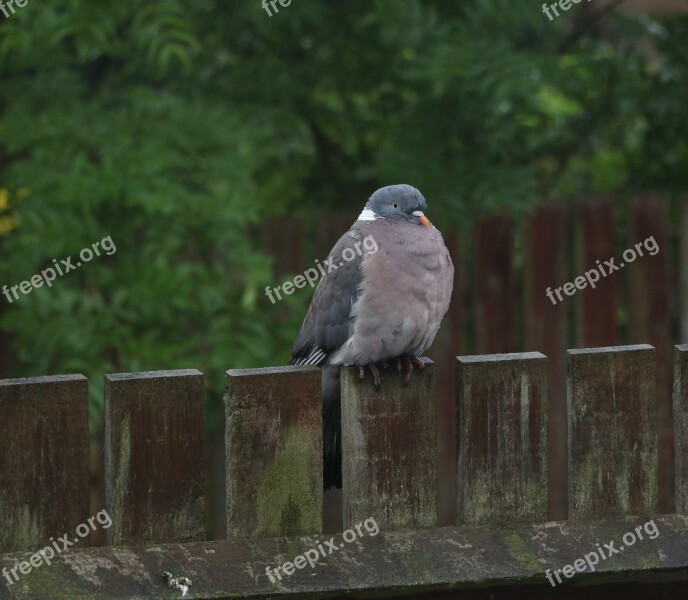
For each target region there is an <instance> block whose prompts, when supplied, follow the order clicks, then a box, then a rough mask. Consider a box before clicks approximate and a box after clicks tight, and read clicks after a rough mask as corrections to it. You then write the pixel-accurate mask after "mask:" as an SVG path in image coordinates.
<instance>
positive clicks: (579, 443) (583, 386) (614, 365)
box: [567, 344, 657, 519]
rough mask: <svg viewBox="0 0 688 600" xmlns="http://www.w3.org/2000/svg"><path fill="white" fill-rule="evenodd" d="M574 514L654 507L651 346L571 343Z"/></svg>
mask: <svg viewBox="0 0 688 600" xmlns="http://www.w3.org/2000/svg"><path fill="white" fill-rule="evenodd" d="M567 378H568V382H567V405H568V419H569V518H570V519H593V518H600V517H606V516H610V515H624V514H642V513H651V512H654V511H656V509H657V411H656V402H657V398H656V381H655V355H654V348H652V346H648V345H646V344H643V345H639V346H614V347H610V348H593V349H587V350H568V351H567Z"/></svg>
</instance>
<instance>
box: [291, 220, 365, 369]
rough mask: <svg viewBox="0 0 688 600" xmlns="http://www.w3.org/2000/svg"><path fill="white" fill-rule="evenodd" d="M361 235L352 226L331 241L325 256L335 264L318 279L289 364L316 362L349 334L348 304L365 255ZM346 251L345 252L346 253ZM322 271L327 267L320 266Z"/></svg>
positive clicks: (356, 289)
mask: <svg viewBox="0 0 688 600" xmlns="http://www.w3.org/2000/svg"><path fill="white" fill-rule="evenodd" d="M361 239H362V235H361V233H360V231H359V230H358V228H357V227H356V226H355V225H354V227H352V228H351V229H350V230H349V231H347V232H346V233H345V234H344V235H343V236H342V237H341V238H340V239H339V241H338V242H337V243H336V244H335V246H334V248H332V251H331V252H330V255H329V259H330V260H331V261H332V264H334V265H335V267H337V268H336V269H332V271H331V272H329V273H326V274H325V276H324V277H323V278H322V279H321V280H320V283H319V284H318V287H317V289H316V290H315V295H314V296H313V300H312V301H311V305H310V308H309V309H308V313H306V318H305V319H304V321H303V325H302V326H301V331H299V334H298V335H297V336H296V341H295V342H294V346H293V348H292V350H291V361H290V364H292V365H320V364H321V363H322V362H323V361H324V360H325V359H326V358H327V355H328V354H329V353H330V352H332V351H333V350H336V349H337V348H339V347H340V346H341V345H342V344H343V343H344V342H345V341H346V340H347V339H349V336H350V335H351V331H352V329H353V328H352V323H351V321H352V318H351V307H352V306H353V305H354V303H355V302H356V300H357V299H358V296H359V294H360V287H361V279H362V278H363V274H362V272H361V262H362V261H363V259H364V258H365V253H364V251H363V250H356V246H355V244H357V243H359V244H358V246H357V248H359V249H360V248H361V245H360V242H361ZM347 248H350V249H351V251H352V252H353V253H354V254H355V257H354V258H353V259H352V260H350V261H345V260H344V258H343V257H342V253H343V252H344V251H345V250H346V249H347ZM350 254H351V253H350V252H349V253H348V254H347V255H350ZM323 268H325V269H326V270H327V269H328V267H325V265H323Z"/></svg>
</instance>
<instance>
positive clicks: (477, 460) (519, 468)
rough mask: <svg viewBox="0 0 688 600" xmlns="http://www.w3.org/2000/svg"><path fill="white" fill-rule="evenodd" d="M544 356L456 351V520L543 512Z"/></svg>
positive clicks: (542, 516) (534, 516)
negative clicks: (462, 352)
mask: <svg viewBox="0 0 688 600" xmlns="http://www.w3.org/2000/svg"><path fill="white" fill-rule="evenodd" d="M546 369H547V358H546V357H545V356H543V355H542V354H540V353H539V352H527V353H523V354H491V355H478V356H459V357H457V375H456V381H457V386H456V406H457V410H456V418H457V425H456V431H457V468H456V478H457V491H456V495H457V498H456V522H457V523H458V524H469V525H481V524H487V523H504V522H513V521H544V520H546V518H547V371H546Z"/></svg>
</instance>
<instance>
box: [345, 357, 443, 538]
mask: <svg viewBox="0 0 688 600" xmlns="http://www.w3.org/2000/svg"><path fill="white" fill-rule="evenodd" d="M422 360H423V361H424V363H425V369H424V370H422V371H419V370H418V369H416V370H415V373H414V375H413V378H412V380H411V382H410V384H409V385H407V386H404V385H403V383H402V375H401V374H400V373H397V371H396V370H395V369H390V370H389V371H384V370H382V371H381V375H382V386H381V387H380V391H375V388H374V386H373V384H372V380H371V378H370V374H368V375H367V376H366V379H365V380H364V381H359V376H358V370H357V369H356V368H355V367H344V368H342V380H341V381H342V382H341V386H342V448H343V450H342V453H343V460H342V475H343V479H342V483H343V496H344V497H343V504H344V527H345V528H347V527H350V526H352V525H354V524H356V523H360V522H361V521H363V520H365V519H367V518H370V517H372V518H374V519H376V521H377V523H378V524H379V526H380V527H381V528H383V529H392V528H399V527H434V526H435V525H436V524H437V412H436V402H435V365H434V363H433V362H432V361H430V360H429V359H427V358H425V359H422Z"/></svg>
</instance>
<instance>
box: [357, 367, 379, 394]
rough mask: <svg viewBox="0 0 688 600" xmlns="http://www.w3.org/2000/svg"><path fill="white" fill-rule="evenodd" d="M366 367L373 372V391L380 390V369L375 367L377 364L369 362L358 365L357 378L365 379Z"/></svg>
mask: <svg viewBox="0 0 688 600" xmlns="http://www.w3.org/2000/svg"><path fill="white" fill-rule="evenodd" d="M366 367H368V369H369V370H370V372H371V373H372V374H373V384H374V385H375V391H380V385H382V381H381V379H380V370H379V369H378V368H377V365H376V364H375V363H370V364H367V365H359V367H358V378H359V379H360V380H361V381H363V380H364V379H365V370H366Z"/></svg>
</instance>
